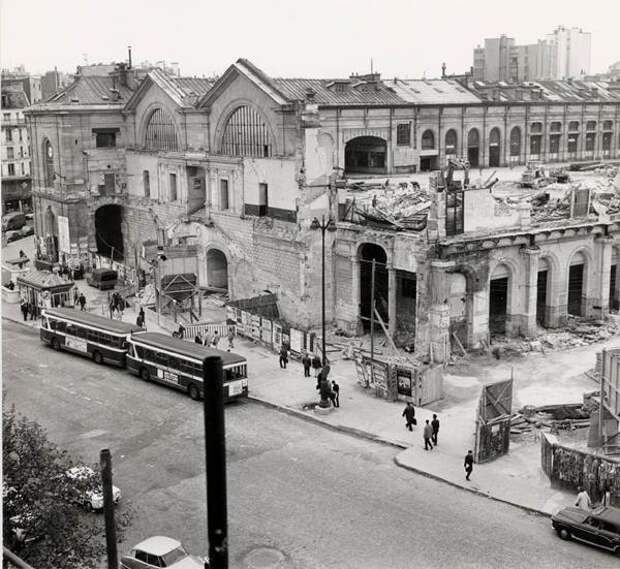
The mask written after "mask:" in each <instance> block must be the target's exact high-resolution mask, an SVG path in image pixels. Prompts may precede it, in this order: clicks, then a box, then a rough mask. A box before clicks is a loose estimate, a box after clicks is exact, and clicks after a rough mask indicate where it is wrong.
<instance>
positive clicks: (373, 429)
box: [234, 339, 574, 515]
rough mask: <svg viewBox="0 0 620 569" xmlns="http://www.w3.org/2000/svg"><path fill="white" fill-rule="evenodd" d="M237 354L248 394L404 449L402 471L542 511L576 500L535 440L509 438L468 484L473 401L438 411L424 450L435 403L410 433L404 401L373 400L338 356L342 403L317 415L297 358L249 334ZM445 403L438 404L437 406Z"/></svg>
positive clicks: (314, 395) (310, 381)
mask: <svg viewBox="0 0 620 569" xmlns="http://www.w3.org/2000/svg"><path fill="white" fill-rule="evenodd" d="M234 351H235V352H237V353H239V354H241V355H243V356H245V357H246V358H247V359H248V362H249V366H248V367H249V370H250V372H249V380H250V384H249V385H250V397H251V398H253V399H255V400H257V401H260V402H262V403H263V404H265V405H269V406H271V407H275V408H278V409H280V410H282V411H284V412H287V413H290V414H294V415H296V416H299V417H301V418H304V419H306V420H310V421H314V422H317V423H321V424H323V425H325V426H327V427H329V428H333V429H336V430H341V431H344V432H347V433H350V434H353V435H356V436H360V437H364V438H367V439H370V440H375V441H379V442H383V443H387V444H390V445H392V446H394V447H397V448H399V449H404V450H402V452H400V453H399V454H397V455H396V456H395V459H394V460H395V462H396V464H398V465H399V466H401V467H403V468H406V469H409V470H412V471H415V472H418V473H420V474H423V475H425V476H429V477H431V478H436V479H438V480H442V481H444V482H447V483H448V484H451V485H453V486H457V487H460V488H463V489H466V490H469V491H472V492H475V493H478V494H482V495H484V496H487V497H490V498H493V499H496V500H500V501H503V502H507V503H510V504H513V505H516V506H519V507H521V508H524V509H526V510H531V511H534V512H537V513H541V514H544V515H551V514H552V513H554V512H555V511H557V510H558V509H560V508H562V507H565V506H568V505H572V503H573V501H574V496H573V494H572V493H570V492H566V491H561V490H556V489H553V488H551V486H550V483H549V480H548V479H547V477H546V476H545V474H544V473H543V472H542V470H541V469H540V444H539V442H538V441H535V442H533V443H522V444H518V443H511V450H510V453H509V454H508V455H506V456H504V457H502V458H500V459H498V460H496V461H494V462H492V463H489V464H480V465H478V464H476V465H474V471H473V474H472V476H471V482H468V481H466V480H465V471H464V468H463V459H464V456H465V454H466V452H467V450H469V449H470V448H473V430H474V417H475V408H476V405H475V403H474V404H472V403H471V402H466V403H462V404H459V405H456V406H452V407H450V408H449V409H447V410H446V411H445V412H438V411H435V413H436V414H437V416H438V418H439V420H440V422H441V427H440V431H439V440H438V443H439V445H438V446H437V447H436V448H435V449H434V450H433V451H425V450H424V442H423V437H422V429H423V425H424V422H425V420H426V419H429V420H430V419H432V415H433V412H434V411H433V405H432V404H431V405H430V406H429V407H428V408H420V407H418V408H416V418H417V420H418V425H417V427H414V431H413V432H409V431H407V430H406V429H405V422H404V419H403V418H402V417H401V413H402V410H403V408H404V403H402V402H391V401H386V400H384V399H379V398H376V397H374V395H373V393H372V392H371V391H369V390H367V389H365V388H363V387H362V386H360V385H359V384H358V383H357V377H356V372H355V367H354V365H353V363H352V362H351V361H343V360H336V361H335V362H334V365H333V366H332V373H331V374H330V378H331V379H335V380H336V381H337V382H338V383H339V385H340V408H338V409H335V410H334V411H332V412H331V413H329V414H327V415H318V414H316V413H315V412H314V411H312V410H304V404H307V403H316V402H317V401H318V392H317V391H316V390H315V386H316V380H315V378H314V377H311V378H304V377H303V368H302V366H301V364H300V363H299V362H297V361H292V362H289V365H288V368H287V369H286V370H283V369H279V366H278V358H277V355H276V354H269V353H268V352H267V351H266V350H265V349H263V348H262V347H260V346H257V345H254V344H253V343H252V342H250V341H247V340H245V339H239V340H237V341H236V344H235V350H234ZM441 406H442V405H441V403H439V404H438V405H437V408H440V407H441Z"/></svg>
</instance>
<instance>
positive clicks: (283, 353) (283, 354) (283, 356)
mask: <svg viewBox="0 0 620 569" xmlns="http://www.w3.org/2000/svg"><path fill="white" fill-rule="evenodd" d="M278 361H279V362H280V367H281V368H282V369H286V364H287V363H288V349H287V348H286V344H282V346H280V358H279V360H278Z"/></svg>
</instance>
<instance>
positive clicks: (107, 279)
mask: <svg viewBox="0 0 620 569" xmlns="http://www.w3.org/2000/svg"><path fill="white" fill-rule="evenodd" d="M86 282H87V283H88V284H89V285H90V286H94V287H95V288H98V289H101V290H106V289H107V288H114V286H115V285H116V283H117V282H118V273H117V272H116V271H113V270H112V269H94V270H93V272H92V273H91V275H90V277H88V279H87V280H86Z"/></svg>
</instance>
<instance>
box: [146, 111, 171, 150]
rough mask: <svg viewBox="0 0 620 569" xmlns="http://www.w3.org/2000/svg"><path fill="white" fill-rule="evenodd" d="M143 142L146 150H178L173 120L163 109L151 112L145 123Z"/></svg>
mask: <svg viewBox="0 0 620 569" xmlns="http://www.w3.org/2000/svg"><path fill="white" fill-rule="evenodd" d="M145 142H146V148H147V149H148V150H166V151H175V150H179V143H178V141H177V131H176V127H175V125H174V121H173V120H172V117H171V116H170V115H169V114H168V113H167V112H166V111H164V110H163V109H156V110H154V111H153V113H152V114H151V117H150V118H149V122H148V124H147V125H146V141H145Z"/></svg>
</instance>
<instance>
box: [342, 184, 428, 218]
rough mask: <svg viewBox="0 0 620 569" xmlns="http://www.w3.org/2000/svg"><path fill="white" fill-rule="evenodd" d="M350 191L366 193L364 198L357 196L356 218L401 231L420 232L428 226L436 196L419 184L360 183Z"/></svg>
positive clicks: (354, 203) (354, 210)
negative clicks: (429, 213)
mask: <svg viewBox="0 0 620 569" xmlns="http://www.w3.org/2000/svg"><path fill="white" fill-rule="evenodd" d="M348 189H349V191H353V192H364V194H363V195H359V196H357V195H356V196H354V198H353V203H352V209H353V212H354V213H355V214H356V215H358V216H359V217H361V218H363V219H365V220H367V221H371V222H376V223H383V224H389V225H392V226H395V227H396V228H398V229H413V230H419V229H423V228H424V227H425V226H426V218H427V214H428V210H429V208H430V206H431V200H432V196H431V194H430V193H429V192H428V190H427V189H422V188H421V187H420V186H419V184H417V183H416V182H400V183H398V184H391V183H390V181H389V180H386V181H385V183H384V184H368V183H362V182H360V183H357V184H354V185H352V186H351V187H349V188H348Z"/></svg>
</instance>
